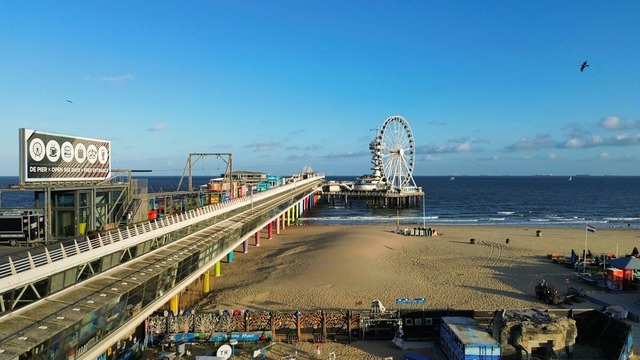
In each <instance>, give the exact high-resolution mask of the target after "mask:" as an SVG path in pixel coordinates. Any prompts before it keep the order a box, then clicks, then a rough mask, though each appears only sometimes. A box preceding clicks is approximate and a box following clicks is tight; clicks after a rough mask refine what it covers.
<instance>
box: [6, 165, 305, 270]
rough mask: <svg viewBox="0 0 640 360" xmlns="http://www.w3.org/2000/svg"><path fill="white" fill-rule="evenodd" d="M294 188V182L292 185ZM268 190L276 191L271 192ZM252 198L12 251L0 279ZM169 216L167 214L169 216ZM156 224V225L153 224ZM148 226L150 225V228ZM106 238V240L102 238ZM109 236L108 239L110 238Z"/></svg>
mask: <svg viewBox="0 0 640 360" xmlns="http://www.w3.org/2000/svg"><path fill="white" fill-rule="evenodd" d="M315 180H317V178H316V177H314V178H309V179H306V181H305V180H302V181H300V182H298V184H304V183H307V182H311V181H315ZM292 189H295V184H294V186H293V187H292ZM273 190H277V192H278V193H279V192H282V191H286V190H288V188H287V189H284V186H283V187H278V188H274V189H272V191H273ZM269 194H274V193H273V192H270V193H269ZM250 201H253V200H252V199H251V198H250V197H247V196H244V197H242V198H236V199H232V200H229V201H224V202H221V203H217V204H211V205H207V206H205V207H201V208H198V209H195V210H193V209H192V210H189V211H185V212H182V213H179V214H177V215H174V216H171V217H170V219H169V220H168V221H167V222H166V223H165V222H163V221H162V219H161V220H160V221H150V220H147V221H145V222H142V223H139V224H135V225H133V226H131V227H127V228H126V229H125V230H124V231H123V229H121V228H116V229H114V230H110V231H108V232H107V233H106V234H98V237H97V238H95V239H90V238H89V237H88V236H85V237H84V238H82V239H74V240H73V242H72V243H69V244H67V245H63V244H60V248H59V249H58V248H56V249H49V250H47V251H48V252H49V254H50V256H47V255H46V252H43V253H38V254H35V255H32V253H31V251H29V250H27V252H26V256H25V257H21V258H17V259H15V258H13V257H11V256H10V255H9V256H7V258H8V262H6V263H2V264H0V279H2V278H6V277H9V276H12V275H18V274H20V273H23V272H25V271H29V270H33V269H35V268H37V267H41V266H45V265H50V264H53V263H55V262H57V261H61V260H65V259H68V258H70V257H73V256H76V255H79V254H83V253H86V252H89V251H92V250H93V249H97V248H100V247H104V246H106V245H111V244H113V243H117V242H120V241H124V240H127V239H130V238H132V237H135V236H139V235H143V234H146V233H148V232H151V231H155V230H157V229H160V228H164V227H167V226H170V225H175V224H178V223H182V222H187V221H189V220H192V219H195V218H198V217H201V216H203V215H207V214H211V213H213V212H216V211H218V210H221V209H223V208H229V207H232V206H235V205H238V204H242V203H248V202H250ZM166 219H167V218H165V220H166ZM154 225H155V228H154ZM147 228H148V229H147ZM103 239H104V240H103ZM107 239H109V240H107Z"/></svg>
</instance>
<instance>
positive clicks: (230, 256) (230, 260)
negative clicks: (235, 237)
mask: <svg viewBox="0 0 640 360" xmlns="http://www.w3.org/2000/svg"><path fill="white" fill-rule="evenodd" d="M227 262H228V263H229V264H231V263H232V262H233V250H231V251H229V253H228V254H227Z"/></svg>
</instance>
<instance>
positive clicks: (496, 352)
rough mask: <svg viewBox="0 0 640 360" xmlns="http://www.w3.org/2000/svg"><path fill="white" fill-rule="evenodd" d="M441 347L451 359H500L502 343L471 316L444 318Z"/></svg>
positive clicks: (441, 330) (442, 321)
mask: <svg viewBox="0 0 640 360" xmlns="http://www.w3.org/2000/svg"><path fill="white" fill-rule="evenodd" d="M440 347H441V348H442V351H443V352H444V354H445V355H447V357H448V358H449V359H450V360H500V344H498V342H497V341H496V340H494V339H493V338H492V337H491V335H490V334H489V332H487V331H486V330H484V329H483V328H482V327H480V325H478V322H477V321H476V320H474V319H473V318H469V317H462V316H445V317H443V318H442V320H441V322H440Z"/></svg>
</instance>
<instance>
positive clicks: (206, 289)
mask: <svg viewBox="0 0 640 360" xmlns="http://www.w3.org/2000/svg"><path fill="white" fill-rule="evenodd" d="M219 263H220V262H219V261H218V262H217V263H216V264H219ZM209 281H211V279H210V277H209V270H207V271H205V272H204V278H203V279H202V292H203V293H205V294H208V293H209V291H210V289H211V284H210V283H209Z"/></svg>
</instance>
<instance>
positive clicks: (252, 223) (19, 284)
mask: <svg viewBox="0 0 640 360" xmlns="http://www.w3.org/2000/svg"><path fill="white" fill-rule="evenodd" d="M323 181H324V177H323V176H310V177H308V178H305V179H299V180H298V181H295V182H293V183H290V184H286V185H283V186H279V187H276V188H273V189H271V190H267V191H264V192H260V193H256V194H253V195H250V196H246V197H243V198H239V199H235V200H231V201H227V202H223V203H219V204H215V205H209V206H206V207H202V208H198V209H195V210H191V211H188V212H185V213H181V214H178V215H175V216H171V217H167V218H163V219H159V220H156V221H145V222H142V223H138V224H135V225H132V226H130V227H127V228H125V229H115V230H113V231H110V232H108V233H103V234H99V235H94V236H92V237H91V238H90V237H86V238H83V239H79V240H71V241H68V242H65V243H59V244H54V245H50V246H48V247H46V248H40V249H36V250H29V251H25V252H20V253H16V254H13V255H11V256H8V257H7V258H5V259H3V260H2V262H0V359H32V358H34V359H40V358H42V359H103V358H104V359H106V358H112V357H113V356H114V355H115V351H117V350H118V349H120V348H121V346H120V345H121V342H126V341H127V340H128V341H129V342H131V341H134V342H135V341H136V329H139V328H140V327H141V325H143V324H144V323H145V320H146V319H147V317H148V316H149V315H151V314H152V313H153V312H154V311H156V310H158V309H160V308H161V307H163V306H164V305H166V304H167V303H169V304H171V305H172V307H174V306H175V307H176V308H177V307H178V306H179V305H178V304H179V302H180V298H179V295H180V294H181V292H182V291H184V290H185V289H186V288H187V287H188V286H189V285H190V284H192V283H194V282H196V281H201V282H202V283H203V284H204V290H203V291H204V292H205V293H206V292H208V291H210V290H209V286H208V285H209V275H210V271H213V272H215V274H216V275H217V274H219V271H220V261H221V260H222V259H223V258H225V257H226V258H227V260H229V261H230V260H231V259H232V256H233V252H234V250H235V249H236V248H238V247H239V246H242V251H243V252H248V251H249V241H250V240H252V239H254V240H255V245H259V241H260V231H261V230H263V229H264V228H265V227H266V228H267V231H268V236H269V237H271V235H272V232H273V231H274V229H275V232H276V233H279V232H280V231H281V230H282V229H283V228H284V227H285V226H288V225H289V224H291V222H292V221H294V220H295V219H296V218H297V217H299V216H300V214H301V213H302V212H303V211H305V210H307V209H308V208H309V207H311V206H312V205H313V204H314V203H315V201H316V198H317V197H316V195H315V194H316V191H317V189H318V187H319V185H320V184H321V183H322V182H323ZM140 340H142V339H140V338H139V337H138V341H140Z"/></svg>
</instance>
